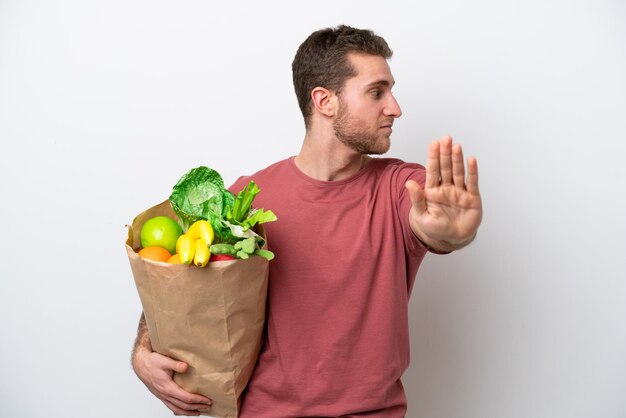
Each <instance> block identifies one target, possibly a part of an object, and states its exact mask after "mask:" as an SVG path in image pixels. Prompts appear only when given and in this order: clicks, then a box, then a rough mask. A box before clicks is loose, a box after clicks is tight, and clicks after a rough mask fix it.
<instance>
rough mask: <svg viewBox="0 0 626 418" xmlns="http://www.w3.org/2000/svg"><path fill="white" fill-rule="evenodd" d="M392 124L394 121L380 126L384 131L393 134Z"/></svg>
mask: <svg viewBox="0 0 626 418" xmlns="http://www.w3.org/2000/svg"><path fill="white" fill-rule="evenodd" d="M392 125H393V124H392V123H388V124H386V125H382V126H381V127H380V129H382V130H383V131H385V132H387V133H389V134H391V132H393V129H392V128H391V126H392Z"/></svg>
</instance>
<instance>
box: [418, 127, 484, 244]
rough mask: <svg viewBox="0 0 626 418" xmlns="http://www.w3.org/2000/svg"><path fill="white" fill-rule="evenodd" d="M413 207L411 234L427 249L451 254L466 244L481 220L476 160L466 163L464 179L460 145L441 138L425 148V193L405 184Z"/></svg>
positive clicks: (423, 190)
mask: <svg viewBox="0 0 626 418" xmlns="http://www.w3.org/2000/svg"><path fill="white" fill-rule="evenodd" d="M406 189H407V191H408V192H409V196H410V197H411V202H412V203H413V206H412V208H411V212H410V213H409V222H410V225H411V229H412V230H413V232H414V233H415V234H416V235H417V236H418V237H419V238H420V239H421V240H422V242H424V243H425V244H426V245H428V246H429V247H431V248H433V249H435V250H439V251H453V250H456V249H458V248H461V247H463V246H465V245H467V244H469V243H470V242H471V241H472V240H473V239H474V236H475V235H476V231H477V230H478V227H479V225H480V222H481V220H482V213H483V211H482V201H481V197H480V192H479V191H478V165H477V162H476V159H475V158H473V157H470V158H468V159H467V177H466V172H465V164H464V158H463V150H462V148H461V145H460V144H454V145H453V144H452V138H451V137H449V136H445V137H443V138H442V139H441V140H439V141H433V142H431V144H430V145H429V147H428V162H427V164H426V183H425V187H424V189H422V188H421V187H420V186H419V184H417V183H416V182H415V181H413V180H409V181H408V182H407V183H406Z"/></svg>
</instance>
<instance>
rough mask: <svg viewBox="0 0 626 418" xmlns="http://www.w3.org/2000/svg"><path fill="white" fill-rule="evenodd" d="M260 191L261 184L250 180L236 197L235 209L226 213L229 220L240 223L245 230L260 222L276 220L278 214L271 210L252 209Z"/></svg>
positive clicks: (234, 223) (232, 222) (236, 223)
mask: <svg viewBox="0 0 626 418" xmlns="http://www.w3.org/2000/svg"><path fill="white" fill-rule="evenodd" d="M260 191H261V190H260V189H259V186H257V184H256V183H255V182H254V181H253V180H250V183H248V185H247V186H246V187H244V188H243V190H241V191H240V192H239V194H238V195H237V197H236V198H235V203H234V205H233V210H232V211H229V212H227V213H226V219H227V220H228V222H229V223H231V224H233V225H240V226H241V227H242V228H243V232H245V231H247V230H248V229H250V228H252V227H253V226H254V225H256V224H258V223H259V224H261V223H264V222H272V221H275V220H276V219H277V218H276V215H274V213H273V212H272V211H271V210H268V211H264V210H263V209H262V208H261V209H252V201H253V200H254V198H255V196H256V195H257V194H259V192H260Z"/></svg>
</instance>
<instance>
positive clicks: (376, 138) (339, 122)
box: [333, 105, 391, 155]
mask: <svg viewBox="0 0 626 418" xmlns="http://www.w3.org/2000/svg"><path fill="white" fill-rule="evenodd" d="M333 128H334V131H335V136H336V137H337V139H339V141H340V142H341V143H342V144H344V145H346V146H348V147H350V148H351V149H353V150H355V151H356V152H358V153H360V154H364V155H366V154H375V155H380V154H384V153H386V152H387V151H389V147H390V146H391V140H390V137H389V135H384V134H382V133H381V132H378V133H372V132H370V131H368V130H367V128H366V124H365V123H363V121H362V120H360V119H358V118H355V117H353V116H352V115H351V114H350V113H349V112H348V111H347V110H346V109H345V108H344V107H343V106H341V105H340V108H339V113H338V115H337V119H336V120H335V122H334V123H333Z"/></svg>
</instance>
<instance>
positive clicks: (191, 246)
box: [176, 234, 196, 264]
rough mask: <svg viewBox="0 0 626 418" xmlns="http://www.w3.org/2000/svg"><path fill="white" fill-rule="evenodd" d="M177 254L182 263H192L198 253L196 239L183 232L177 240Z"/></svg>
mask: <svg viewBox="0 0 626 418" xmlns="http://www.w3.org/2000/svg"><path fill="white" fill-rule="evenodd" d="M176 254H178V258H179V259H180V263H181V264H191V262H192V261H193V257H194V255H195V254H196V240H194V239H193V238H191V236H190V235H188V234H183V235H181V236H180V237H178V240H177V241H176Z"/></svg>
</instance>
